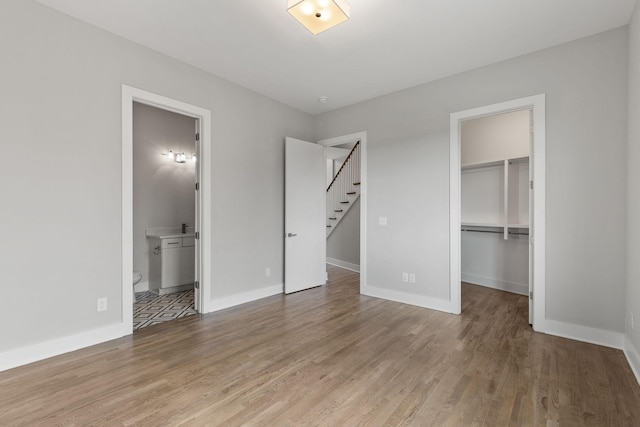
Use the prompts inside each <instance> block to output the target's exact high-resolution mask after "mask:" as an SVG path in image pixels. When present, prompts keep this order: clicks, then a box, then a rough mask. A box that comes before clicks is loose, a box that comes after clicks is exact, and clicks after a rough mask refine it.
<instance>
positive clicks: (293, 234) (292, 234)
mask: <svg viewBox="0 0 640 427" xmlns="http://www.w3.org/2000/svg"><path fill="white" fill-rule="evenodd" d="M296 236H297V234H296V233H287V237H296Z"/></svg>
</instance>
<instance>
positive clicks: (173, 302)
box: [133, 289, 197, 331]
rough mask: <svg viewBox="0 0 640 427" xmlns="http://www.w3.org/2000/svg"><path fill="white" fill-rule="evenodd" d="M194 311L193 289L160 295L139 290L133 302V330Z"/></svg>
mask: <svg viewBox="0 0 640 427" xmlns="http://www.w3.org/2000/svg"><path fill="white" fill-rule="evenodd" d="M196 313H197V311H196V310H195V309H194V304H193V289H191V290H188V291H184V292H178V293H175V294H169V295H160V296H159V295H156V294H154V293H153V292H150V291H147V292H139V293H136V302H135V303H134V304H133V330H134V331H135V330H137V329H140V328H144V327H146V326H151V325H157V324H158V323H162V322H167V321H169V320H174V319H178V318H180V317H184V316H189V315H191V314H196Z"/></svg>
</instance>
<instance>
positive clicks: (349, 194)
mask: <svg viewBox="0 0 640 427" xmlns="http://www.w3.org/2000/svg"><path fill="white" fill-rule="evenodd" d="M354 194H356V192H355V191H349V192H348V193H347V196H353V195H354Z"/></svg>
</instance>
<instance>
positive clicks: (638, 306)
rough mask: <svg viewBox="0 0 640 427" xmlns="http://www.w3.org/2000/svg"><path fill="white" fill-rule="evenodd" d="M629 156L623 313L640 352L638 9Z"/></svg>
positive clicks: (632, 37)
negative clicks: (632, 320)
mask: <svg viewBox="0 0 640 427" xmlns="http://www.w3.org/2000/svg"><path fill="white" fill-rule="evenodd" d="M628 117H629V120H628V130H629V135H628V138H629V156H628V157H627V161H628V164H627V171H628V175H627V176H628V181H627V185H628V188H627V198H628V201H627V203H628V212H627V227H628V230H627V292H626V298H625V301H626V311H627V313H628V314H629V315H631V314H633V315H634V316H635V329H633V330H632V329H631V327H630V322H629V321H627V334H628V335H629V338H630V339H631V342H632V343H633V345H634V346H635V348H636V349H640V317H639V316H640V263H639V262H638V260H640V166H639V165H640V6H637V5H636V10H635V12H634V13H633V18H632V19H631V24H630V25H629V115H628Z"/></svg>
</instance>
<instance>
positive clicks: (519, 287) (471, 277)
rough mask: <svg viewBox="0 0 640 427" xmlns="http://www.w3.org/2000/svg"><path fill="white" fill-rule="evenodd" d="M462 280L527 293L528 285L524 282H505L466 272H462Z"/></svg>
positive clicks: (492, 287)
mask: <svg viewBox="0 0 640 427" xmlns="http://www.w3.org/2000/svg"><path fill="white" fill-rule="evenodd" d="M462 281H463V282H468V283H471V284H473V285H478V286H484V287H485V288H491V289H498V290H500V291H505V292H511V293H514V294H518V295H529V285H527V284H526V283H516V282H507V281H505V280H499V279H494V278H493V277H484V276H478V275H477V274H468V273H462Z"/></svg>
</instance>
